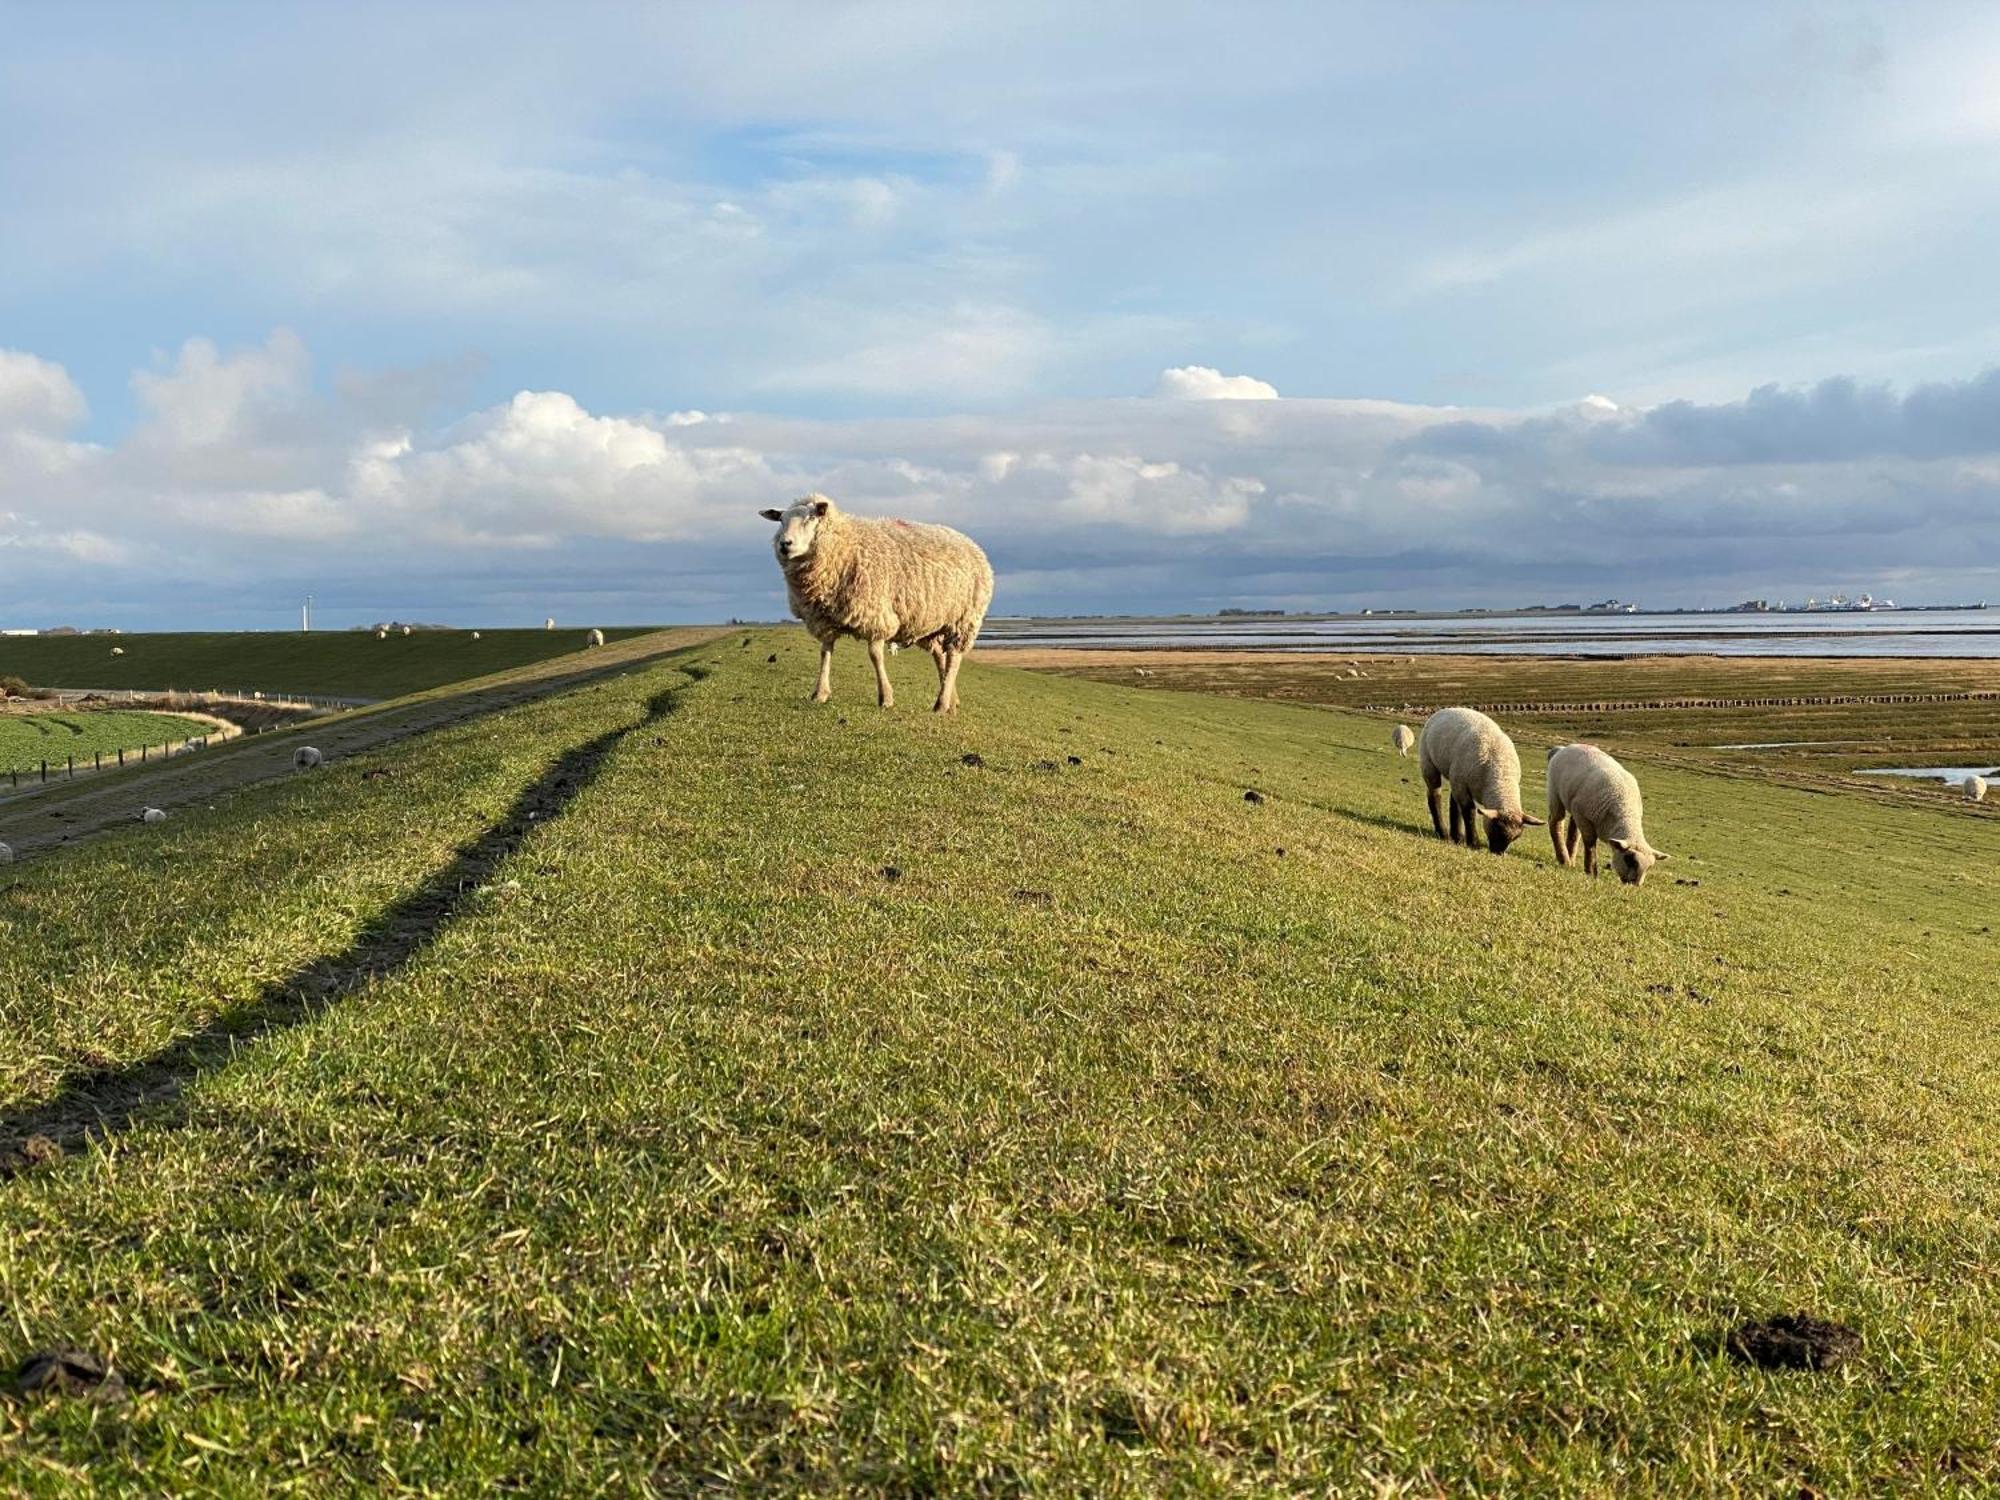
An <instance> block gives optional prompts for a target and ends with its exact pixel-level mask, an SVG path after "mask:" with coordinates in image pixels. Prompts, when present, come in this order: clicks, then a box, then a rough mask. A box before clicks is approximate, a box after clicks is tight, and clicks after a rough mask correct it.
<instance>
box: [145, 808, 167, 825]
mask: <svg viewBox="0 0 2000 1500" xmlns="http://www.w3.org/2000/svg"><path fill="white" fill-rule="evenodd" d="M139 821H140V822H141V823H164V822H166V821H167V815H166V814H165V813H163V812H161V811H160V810H159V809H158V808H157V807H142V808H140V809H139Z"/></svg>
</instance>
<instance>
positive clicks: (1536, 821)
mask: <svg viewBox="0 0 2000 1500" xmlns="http://www.w3.org/2000/svg"><path fill="white" fill-rule="evenodd" d="M1548 821H1549V820H1548V819H1547V818H1538V817H1536V816H1535V815H1534V814H1533V813H1527V812H1524V813H1522V814H1521V826H1522V827H1523V828H1546V827H1547V826H1548Z"/></svg>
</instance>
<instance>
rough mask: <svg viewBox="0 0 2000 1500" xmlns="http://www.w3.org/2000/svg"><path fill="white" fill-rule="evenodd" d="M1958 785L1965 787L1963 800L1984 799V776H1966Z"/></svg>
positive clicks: (1981, 800) (1982, 800) (1977, 800)
mask: <svg viewBox="0 0 2000 1500" xmlns="http://www.w3.org/2000/svg"><path fill="white" fill-rule="evenodd" d="M1959 785H1960V786H1962V787H1964V788H1965V800H1966V801H1967V802H1984V801H1985V800H1986V778H1985V777H1984V776H1968V777H1966V778H1965V780H1964V781H1962V782H1960V783H1959Z"/></svg>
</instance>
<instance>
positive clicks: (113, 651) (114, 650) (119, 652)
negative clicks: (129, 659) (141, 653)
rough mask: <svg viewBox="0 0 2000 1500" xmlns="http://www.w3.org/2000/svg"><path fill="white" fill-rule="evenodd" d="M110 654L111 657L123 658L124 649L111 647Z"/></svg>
mask: <svg viewBox="0 0 2000 1500" xmlns="http://www.w3.org/2000/svg"><path fill="white" fill-rule="evenodd" d="M111 654H112V655H113V656H123V655H124V654H125V648H124V647H123V646H113V647H112V648H111Z"/></svg>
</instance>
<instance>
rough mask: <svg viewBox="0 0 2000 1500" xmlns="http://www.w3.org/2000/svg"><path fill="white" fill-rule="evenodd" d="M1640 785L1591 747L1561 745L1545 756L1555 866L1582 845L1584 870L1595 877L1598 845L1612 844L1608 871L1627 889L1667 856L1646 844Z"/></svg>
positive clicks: (1567, 858)
mask: <svg viewBox="0 0 2000 1500" xmlns="http://www.w3.org/2000/svg"><path fill="white" fill-rule="evenodd" d="M1644 812H1645V809H1644V807H1643V806H1642V805H1641V803H1640V800H1639V783H1638V782H1637V781H1636V780H1634V779H1633V776H1632V773H1631V772H1630V771H1628V770H1626V769H1625V768H1624V767H1623V766H1621V765H1619V764H1618V762H1617V761H1616V760H1614V759H1612V757H1611V756H1609V755H1607V754H1605V753H1604V752H1603V751H1602V750H1600V749H1598V748H1597V746H1595V745H1562V746H1558V747H1557V748H1556V749H1554V750H1551V751H1550V752H1549V839H1550V841H1551V842H1552V843H1554V845H1555V846H1556V863H1557V864H1559V865H1566V864H1568V863H1569V862H1570V860H1571V859H1572V858H1574V857H1575V855H1576V845H1577V840H1578V839H1581V840H1582V841H1583V870H1584V873H1585V874H1586V875H1595V874H1596V873H1597V843H1598V840H1600V839H1602V840H1603V841H1604V842H1605V843H1606V844H1609V845H1610V846H1611V868H1612V869H1614V870H1616V871H1617V872H1618V878H1619V879H1620V880H1622V881H1624V882H1625V883H1626V884H1627V885H1643V884H1644V883H1645V880H1646V872H1647V871H1648V870H1650V869H1652V868H1653V866H1654V865H1656V864H1658V863H1659V862H1660V861H1661V860H1663V859H1666V858H1668V857H1669V856H1667V855H1665V854H1662V853H1661V852H1660V851H1659V850H1658V849H1655V848H1654V847H1653V846H1652V845H1651V844H1649V843H1647V842H1646V830H1645V827H1644V825H1643V823H1642V821H1641V820H1642V817H1643V814H1644Z"/></svg>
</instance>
